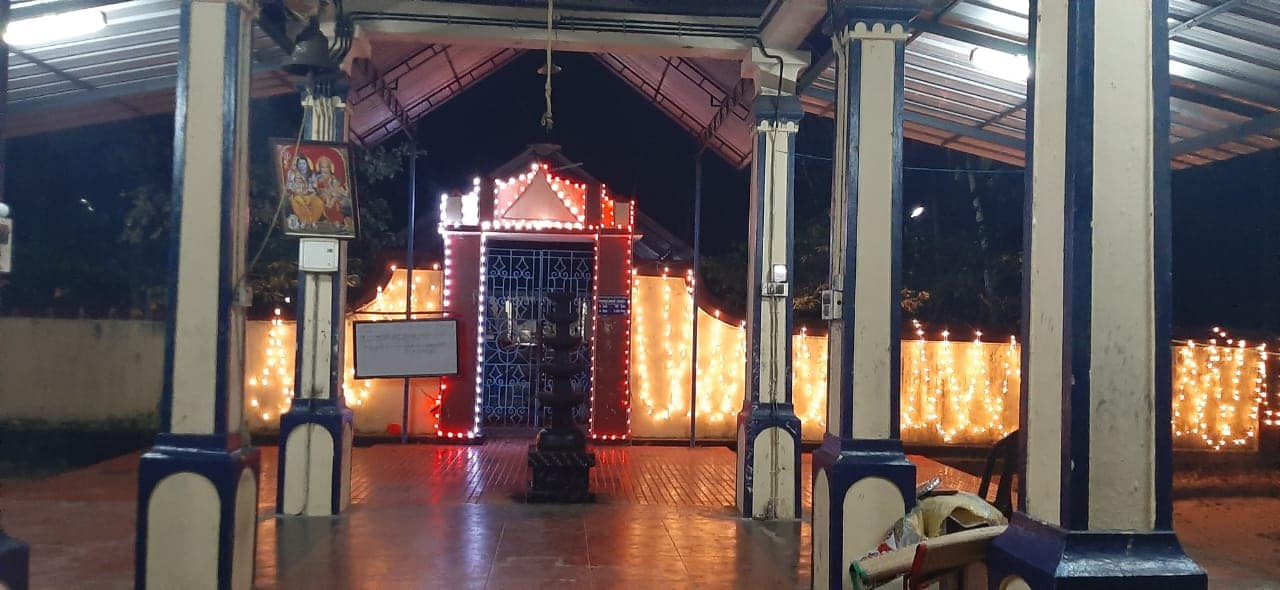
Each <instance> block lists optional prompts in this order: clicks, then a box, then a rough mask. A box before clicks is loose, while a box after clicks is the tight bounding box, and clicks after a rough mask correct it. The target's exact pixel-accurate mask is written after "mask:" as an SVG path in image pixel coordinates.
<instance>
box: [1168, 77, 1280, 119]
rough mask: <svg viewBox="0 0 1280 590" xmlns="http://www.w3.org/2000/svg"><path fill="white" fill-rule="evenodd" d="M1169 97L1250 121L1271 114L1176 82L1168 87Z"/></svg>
mask: <svg viewBox="0 0 1280 590" xmlns="http://www.w3.org/2000/svg"><path fill="white" fill-rule="evenodd" d="M1169 95H1170V96H1172V97H1173V98H1178V99H1182V100H1185V101H1187V102H1194V103H1196V104H1199V105H1204V106H1207V107H1211V108H1215V109H1218V110H1220V111H1226V112H1228V113H1233V114H1236V115H1240V116H1241V117H1248V118H1250V119H1253V118H1257V117H1262V116H1265V115H1269V114H1271V113H1272V111H1271V110H1269V109H1265V108H1262V107H1259V106H1256V105H1253V104H1250V103H1244V102H1239V101H1238V100H1233V99H1231V98H1230V97H1224V96H1218V95H1216V94H1209V93H1208V92H1204V91H1202V90H1200V89H1198V88H1195V87H1192V86H1187V85H1185V84H1180V83H1178V81H1174V83H1173V84H1172V85H1171V86H1170V88H1169Z"/></svg>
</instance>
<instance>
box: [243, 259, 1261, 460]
mask: <svg viewBox="0 0 1280 590" xmlns="http://www.w3.org/2000/svg"><path fill="white" fill-rule="evenodd" d="M692 280H693V277H692V276H691V275H689V274H687V273H679V274H674V275H673V274H672V273H671V271H670V269H665V271H664V272H662V273H660V274H659V275H657V276H648V275H640V274H637V273H635V272H634V271H633V276H632V282H631V288H632V307H631V311H632V318H631V323H630V326H631V334H630V336H631V338H630V340H631V354H632V358H631V369H630V380H631V392H632V400H631V405H630V410H631V423H630V437H631V438H673V437H681V436H687V434H688V424H689V417H690V415H691V412H690V406H689V403H690V400H689V384H690V379H691V365H690V363H689V362H688V359H689V354H690V350H691V336H692V330H691V329H690V323H689V322H688V321H686V320H680V319H679V318H690V317H691V316H690V314H692V313H693V300H692V288H693V283H692ZM414 284H415V288H414V296H413V301H412V307H413V309H414V310H415V312H437V311H440V310H442V309H443V308H444V307H443V301H444V300H443V297H444V284H445V279H444V276H443V272H442V271H441V270H440V268H439V265H435V266H434V267H433V268H432V269H431V270H418V271H415V273H414ZM405 287H406V278H405V273H404V271H403V269H395V268H394V267H393V268H392V275H391V278H390V280H388V282H387V283H386V285H384V286H383V287H379V288H378V292H377V295H376V296H375V297H374V299H373V300H372V301H370V302H369V303H368V304H366V305H364V306H362V307H361V308H359V309H358V310H356V311H354V312H353V313H352V314H351V315H350V316H349V317H348V321H351V320H355V319H362V320H365V319H367V320H379V319H388V318H393V317H399V314H403V310H404V298H405ZM698 313H699V316H698V330H699V344H700V345H699V350H698V359H697V362H698V399H697V401H696V403H697V421H698V424H697V428H698V433H699V437H705V438H717V437H719V438H732V437H733V436H734V428H735V424H736V415H737V413H738V412H739V411H740V409H741V407H742V399H743V395H744V388H745V362H744V359H745V353H746V330H745V326H744V324H743V323H742V322H732V321H730V320H728V318H727V316H726V315H725V314H724V313H722V312H721V311H720V310H717V309H710V310H706V309H700V310H699V311H698ZM914 328H915V333H914V336H915V337H914V338H913V339H910V340H906V341H904V342H903V344H902V367H903V373H902V382H901V384H902V387H901V420H900V424H901V430H902V438H903V440H904V441H906V442H911V443H920V444H989V443H991V442H993V441H995V440H998V439H999V438H1001V437H1003V436H1004V435H1006V434H1008V433H1009V432H1011V431H1013V430H1014V429H1016V428H1017V424H1018V404H1019V390H1020V380H1021V374H1020V370H1019V358H1020V357H1019V355H1020V346H1019V343H1018V341H1017V340H1016V339H1015V338H1012V337H1011V338H1009V340H1008V341H1002V342H992V341H986V340H983V334H982V333H981V332H975V333H974V334H973V335H972V339H965V340H959V339H953V337H952V334H951V332H950V331H948V330H941V331H939V332H937V337H935V338H933V339H931V338H929V337H928V334H927V332H926V329H925V327H924V326H923V325H921V324H919V323H916V324H915V326H914ZM294 330H295V327H294V323H293V322H290V321H285V320H284V319H283V317H282V314H281V311H280V310H276V313H275V315H274V317H272V318H271V319H270V320H267V321H255V322H250V326H249V331H248V340H249V342H248V351H247V352H248V354H247V356H246V362H247V364H246V383H245V384H246V393H247V395H246V404H247V405H248V406H249V407H248V412H246V413H247V415H248V416H249V418H250V422H251V426H253V427H254V428H255V429H258V430H263V429H271V428H274V427H275V426H276V421H277V420H278V417H279V415H280V413H282V412H285V411H288V409H289V404H290V403H291V400H292V395H293V354H294V350H293V349H294V342H295V339H294V333H295V332H294ZM349 335H350V330H349V329H348V337H349ZM793 345H794V346H793V359H792V365H793V401H794V404H795V409H796V413H797V415H798V416H799V417H800V419H801V421H802V424H803V425H804V431H803V434H804V437H805V438H806V439H809V440H815V439H818V438H820V437H821V435H822V432H823V430H824V422H825V419H826V415H825V411H826V376H827V371H826V364H827V339H826V336H824V335H815V334H810V333H808V331H807V330H804V329H802V330H801V331H800V333H799V334H797V335H795V336H793ZM1172 350H1173V359H1172V360H1173V366H1172V369H1173V382H1172V385H1173V399H1172V422H1173V424H1172V428H1173V436H1174V444H1175V446H1176V447H1177V448H1183V449H1208V450H1214V451H1222V450H1231V449H1252V448H1255V447H1256V442H1257V437H1258V430H1259V428H1260V427H1263V426H1280V412H1278V411H1276V410H1274V409H1272V408H1271V407H1270V406H1269V405H1268V398H1269V396H1268V373H1267V361H1268V358H1269V357H1270V356H1271V355H1273V354H1276V353H1274V352H1269V351H1268V350H1267V347H1266V345H1265V344H1262V343H1256V344H1250V343H1248V342H1246V341H1245V340H1241V339H1235V338H1231V337H1229V336H1228V335H1227V333H1226V332H1225V331H1223V330H1220V329H1218V328H1214V330H1213V334H1212V337H1211V338H1208V339H1206V340H1204V341H1177V342H1175V343H1174V344H1173V347H1172ZM344 375H345V376H346V379H345V382H344V385H343V394H344V396H345V398H346V401H347V404H348V405H349V406H351V407H355V408H358V409H361V408H363V409H365V410H366V411H367V410H368V409H370V407H371V406H377V405H379V402H380V400H381V402H380V403H381V404H383V405H387V406H389V407H390V406H393V405H394V406H395V408H393V410H395V411H398V408H399V405H398V404H399V403H400V400H399V395H400V391H401V390H400V387H401V386H400V381H398V380H357V379H354V377H353V375H354V369H353V367H352V366H351V360H350V355H347V359H346V366H345V367H344ZM421 381H424V382H426V381H431V382H432V383H431V385H430V387H429V388H427V389H425V390H424V392H425V393H427V394H428V395H435V396H436V397H435V399H434V401H436V402H438V400H439V395H440V393H441V392H440V389H439V383H438V381H439V380H438V379H430V380H421ZM384 390H385V391H384ZM435 407H438V403H437V404H436V406H435ZM389 415H394V412H390V414H389ZM432 418H438V416H434V415H433V416H432Z"/></svg>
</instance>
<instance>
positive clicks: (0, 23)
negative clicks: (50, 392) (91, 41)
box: [0, 0, 31, 590]
mask: <svg viewBox="0 0 1280 590" xmlns="http://www.w3.org/2000/svg"><path fill="white" fill-rule="evenodd" d="M8 24H9V0H0V31H3V30H4V29H5V27H7V26H8ZM8 96H9V46H8V45H7V44H6V43H5V42H4V40H3V39H0V137H4V129H5V103H6V101H7V100H8ZM4 165H5V164H4V141H0V204H3V203H4ZM3 216H4V214H0V217H3ZM3 272H4V271H3V270H0V273H3ZM30 561H31V551H30V548H29V547H27V544H26V543H23V542H22V541H20V540H18V539H15V538H13V537H10V536H9V535H6V534H4V529H3V528H0V588H9V589H11V590H26V588H27V568H28V565H29V564H30Z"/></svg>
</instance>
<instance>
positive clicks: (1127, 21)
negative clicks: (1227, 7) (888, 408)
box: [989, 0, 1206, 589]
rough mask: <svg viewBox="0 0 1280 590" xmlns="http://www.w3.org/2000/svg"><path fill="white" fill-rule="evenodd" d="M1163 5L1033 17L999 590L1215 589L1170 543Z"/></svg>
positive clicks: (1101, 6)
mask: <svg viewBox="0 0 1280 590" xmlns="http://www.w3.org/2000/svg"><path fill="white" fill-rule="evenodd" d="M1167 12H1168V2H1167V1H1165V0H1132V1H1129V2H1085V1H1077V0H1039V1H1038V2H1035V3H1033V4H1032V15H1031V23H1032V29H1031V39H1032V43H1033V52H1032V53H1033V58H1032V59H1033V63H1034V66H1035V67H1034V72H1035V73H1034V79H1033V82H1032V88H1031V89H1032V101H1031V107H1032V108H1031V109H1030V111H1031V112H1030V117H1029V121H1030V126H1029V132H1028V137H1029V142H1030V145H1029V146H1028V153H1027V156H1028V157H1027V162H1028V170H1029V172H1030V174H1029V175H1028V186H1029V188H1028V191H1027V192H1028V194H1029V197H1030V201H1029V205H1028V209H1027V211H1026V214H1027V216H1028V217H1027V222H1026V227H1027V228H1028V230H1027V233H1026V241H1027V242H1026V246H1025V248H1024V251H1025V252H1026V253H1027V254H1026V263H1025V264H1024V268H1026V269H1027V272H1026V273H1024V275H1023V279H1024V282H1023V305H1024V306H1026V307H1025V308H1024V312H1023V316H1022V317H1023V329H1024V331H1025V334H1024V337H1023V342H1024V344H1023V352H1022V366H1023V368H1022V375H1023V379H1022V417H1021V420H1022V423H1021V428H1022V432H1023V433H1024V434H1025V440H1024V445H1025V448H1024V452H1025V466H1024V471H1023V473H1022V479H1021V481H1022V482H1024V485H1023V486H1022V490H1021V492H1020V493H1019V498H1018V502H1019V511H1018V513H1017V514H1015V515H1014V518H1013V520H1012V523H1011V525H1010V528H1009V530H1008V531H1007V532H1006V533H1005V534H1004V535H1002V536H1001V537H999V538H998V539H997V541H996V542H995V544H994V545H993V548H992V551H991V555H990V560H989V565H990V570H989V571H990V574H991V578H990V579H991V588H1103V587H1106V588H1115V587H1124V588H1174V589H1179V588H1205V587H1206V579H1205V574H1204V572H1203V571H1202V570H1200V568H1199V567H1197V566H1196V565H1195V563H1193V562H1192V561H1191V560H1190V559H1189V558H1187V557H1186V555H1185V554H1184V553H1183V552H1182V549H1181V547H1180V546H1179V544H1178V540H1177V537H1176V536H1175V535H1174V534H1173V531H1172V506H1171V498H1170V487H1171V473H1170V472H1171V455H1172V454H1171V451H1170V444H1171V443H1170V438H1171V437H1170V426H1169V424H1170V422H1169V418H1170V399H1171V398H1170V386H1171V383H1170V381H1171V379H1172V376H1171V371H1170V362H1171V358H1170V349H1169V336H1170V314H1171V312H1172V309H1171V307H1170V305H1169V288H1170V267H1169V255H1170V234H1169V222H1170V219H1169V78H1168V76H1169V74H1168V67H1169V54H1168V48H1169V40H1168V31H1167V25H1166V17H1167Z"/></svg>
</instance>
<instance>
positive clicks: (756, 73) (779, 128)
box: [736, 49, 809, 519]
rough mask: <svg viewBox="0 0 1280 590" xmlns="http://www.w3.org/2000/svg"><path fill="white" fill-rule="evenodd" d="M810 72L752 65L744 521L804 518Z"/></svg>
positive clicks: (746, 64)
mask: <svg viewBox="0 0 1280 590" xmlns="http://www.w3.org/2000/svg"><path fill="white" fill-rule="evenodd" d="M808 63H809V57H808V55H807V54H803V53H797V52H792V51H782V50H774V51H768V52H765V51H761V50H759V49H752V50H751V56H750V59H748V60H746V61H743V63H742V70H743V77H745V78H751V79H753V80H754V81H755V87H756V98H755V104H754V112H755V117H756V126H755V149H754V153H753V156H752V165H751V171H752V178H753V181H752V184H751V201H750V209H749V211H750V221H749V233H748V236H747V241H748V244H749V248H748V279H747V281H748V284H747V304H748V309H747V359H746V362H747V395H746V396H745V399H744V400H743V408H742V412H741V413H740V414H739V415H738V468H737V482H736V490H737V493H736V496H737V508H738V512H739V513H741V514H742V516H744V517H751V518H787V519H792V518H799V517H800V419H799V418H797V417H796V414H795V408H794V407H793V406H792V402H791V330H792V325H791V324H792V317H791V313H792V312H791V290H790V282H791V280H790V279H791V277H790V274H791V269H792V266H793V264H792V262H793V255H792V246H793V245H794V244H793V240H792V230H793V228H792V226H793V221H792V215H793V211H792V204H793V200H794V199H793V184H794V175H795V142H796V137H795V135H796V132H797V131H798V130H799V129H800V119H801V118H802V117H803V116H804V110H803V109H802V108H801V106H800V99H799V98H798V97H797V96H796V95H795V81H796V78H797V77H798V76H799V75H800V73H801V70H803V69H804V67H805V66H806V65H808ZM776 272H780V273H781V274H782V276H774V275H775V273H776ZM778 279H781V280H778Z"/></svg>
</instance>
